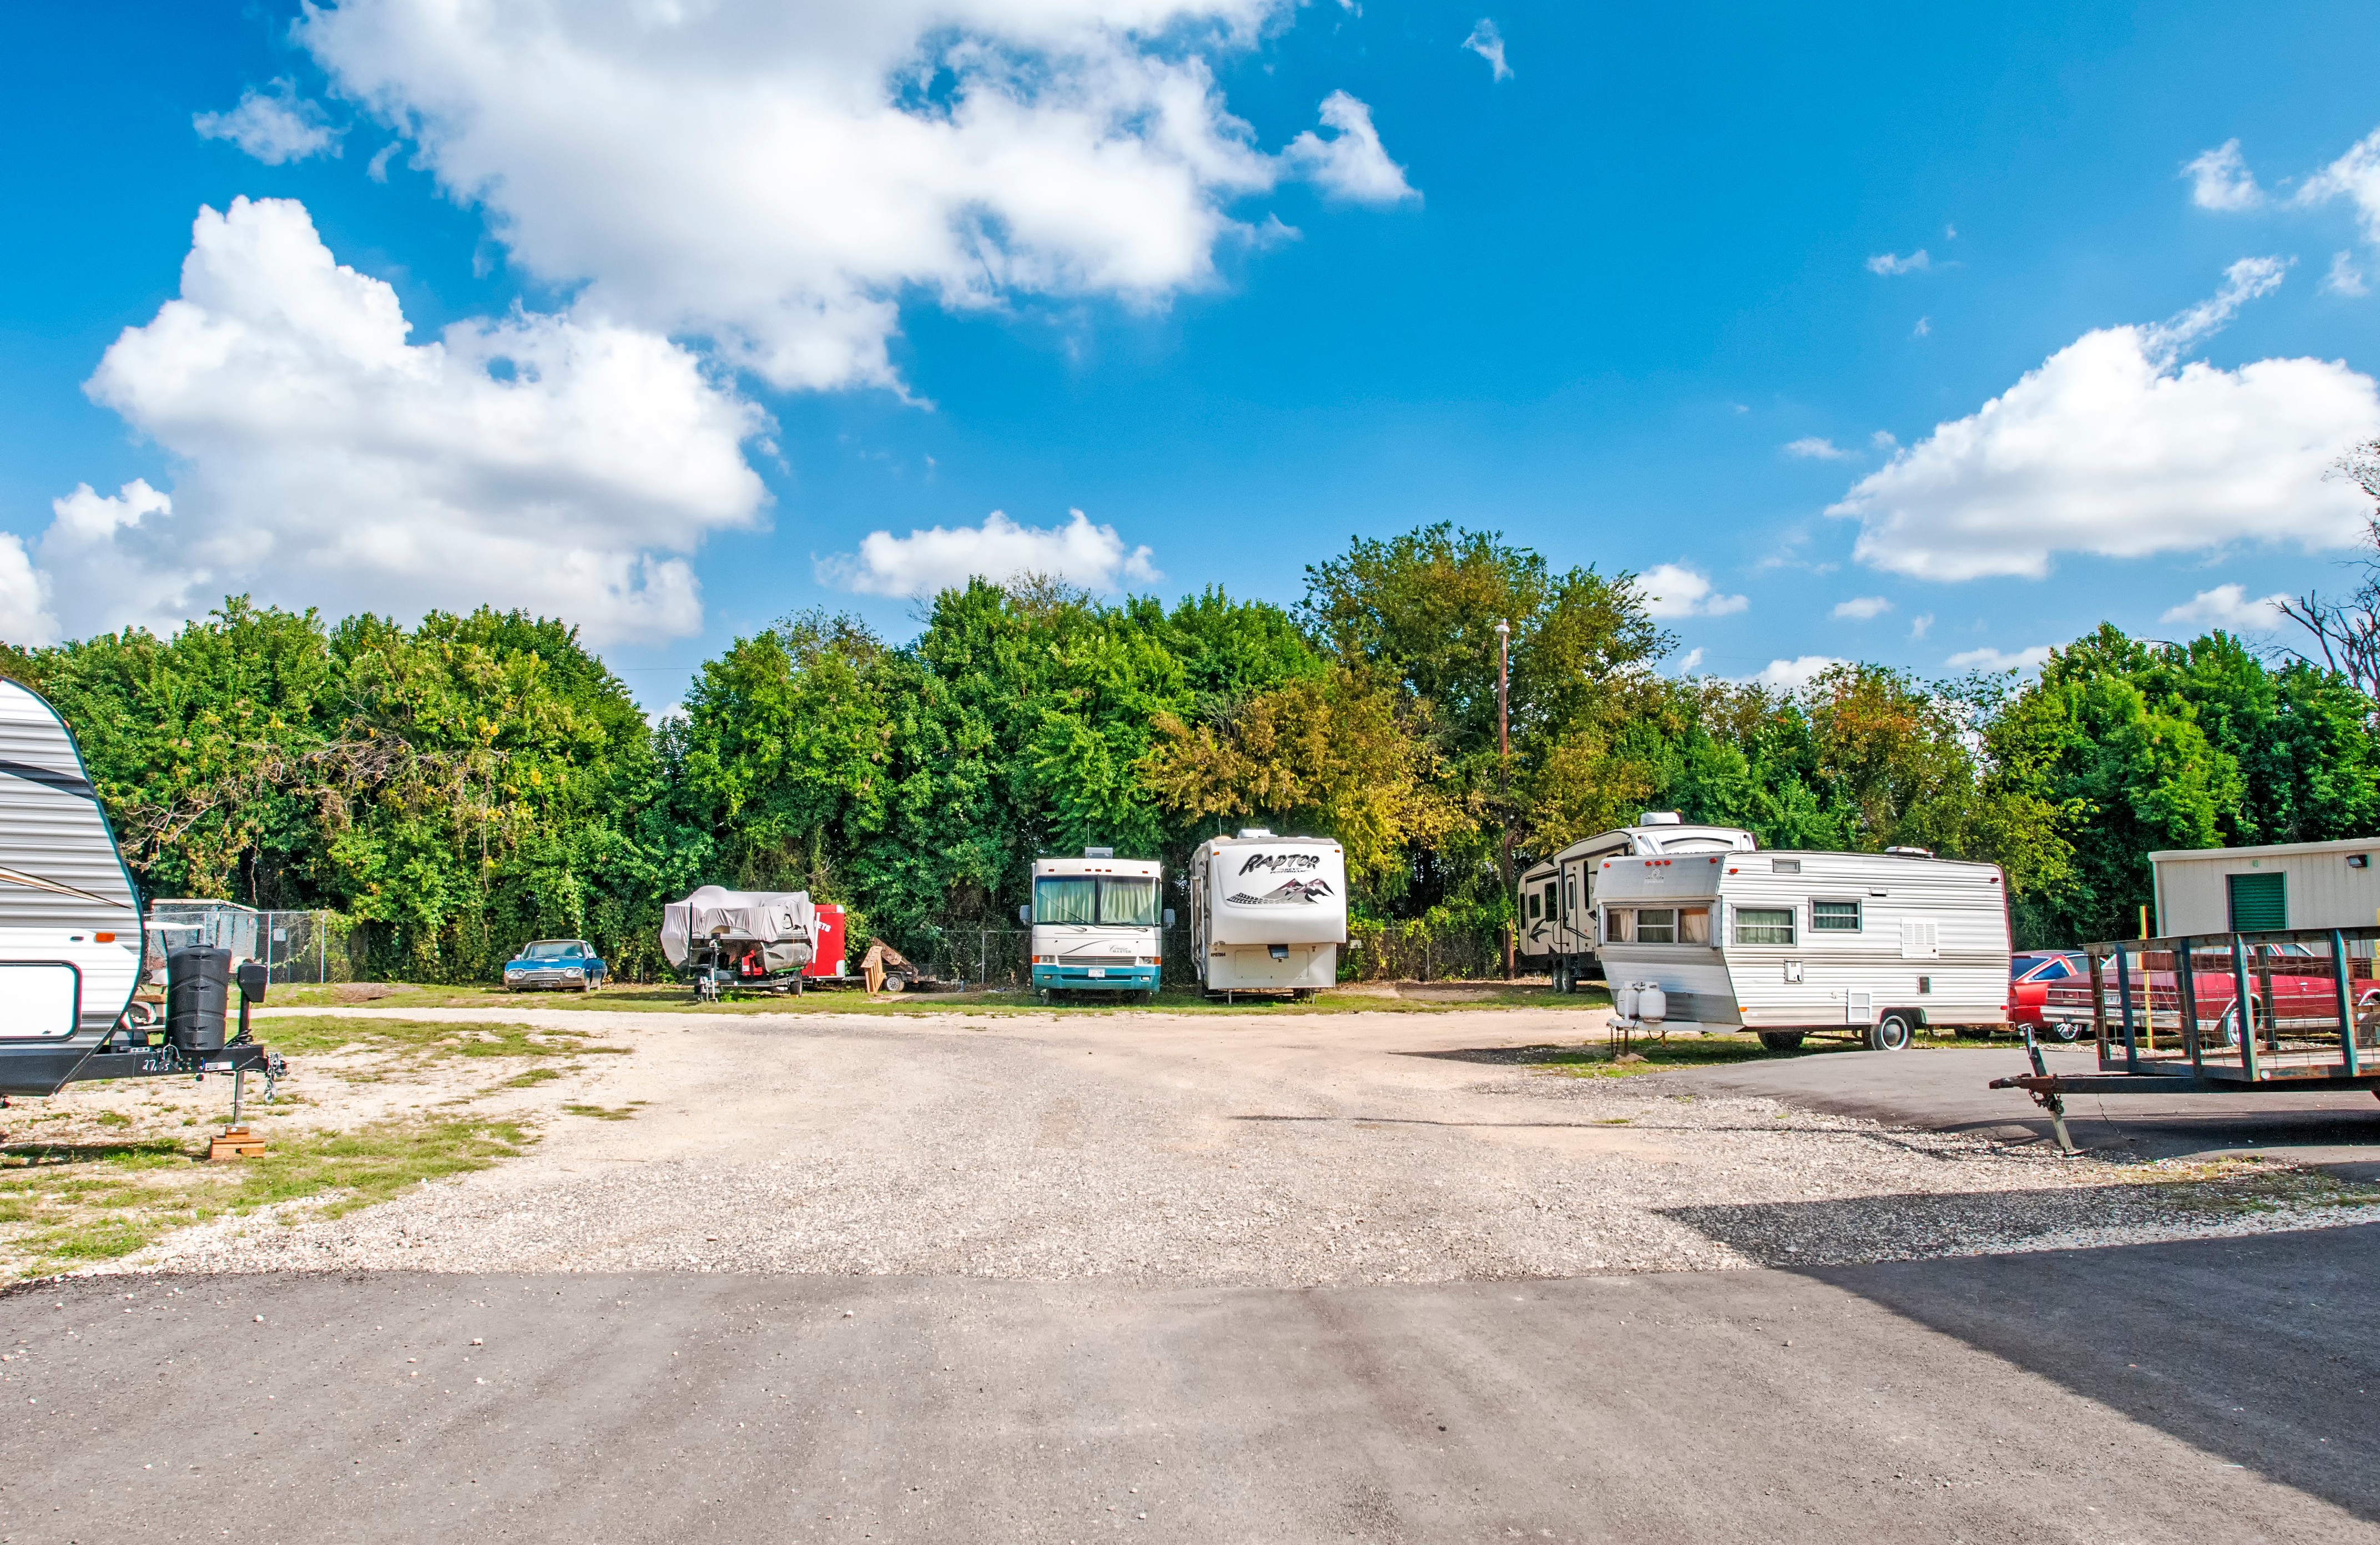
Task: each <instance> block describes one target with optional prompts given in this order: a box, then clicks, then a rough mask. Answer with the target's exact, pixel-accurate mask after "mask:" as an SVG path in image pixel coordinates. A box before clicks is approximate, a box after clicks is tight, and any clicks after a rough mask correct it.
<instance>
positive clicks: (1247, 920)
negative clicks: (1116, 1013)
mask: <svg viewBox="0 0 2380 1545" xmlns="http://www.w3.org/2000/svg"><path fill="white" fill-rule="evenodd" d="M1346 942H1347V855H1346V851H1345V850H1344V849H1343V848H1342V847H1341V846H1340V845H1338V844H1337V843H1336V842H1334V841H1332V840H1331V839H1330V838H1329V837H1277V836H1274V835H1273V834H1272V833H1270V832H1267V831H1263V830H1260V829H1257V828H1254V827H1251V828H1249V829H1248V830H1246V831H1244V832H1242V833H1240V834H1239V835H1238V836H1235V837H1210V838H1208V840H1207V841H1206V842H1203V843H1201V844H1199V845H1198V850H1197V851H1196V853H1194V854H1192V855H1191V856H1190V954H1191V957H1192V961H1193V964H1195V965H1196V967H1197V971H1198V982H1199V985H1200V986H1202V987H1204V988H1205V989H1206V990H1207V991H1208V992H1209V993H1217V992H1220V993H1221V994H1223V995H1224V996H1225V997H1226V998H1230V997H1233V996H1234V995H1236V994H1238V993H1241V992H1287V993H1288V994H1290V996H1292V997H1293V998H1300V999H1304V998H1311V997H1313V996H1314V994H1315V993H1316V992H1317V991H1319V990H1320V989H1322V988H1326V987H1329V986H1330V985H1331V984H1333V983H1334V982H1336V981H1337V980H1338V979H1339V948H1340V946H1341V945H1342V944H1344V943H1346Z"/></svg>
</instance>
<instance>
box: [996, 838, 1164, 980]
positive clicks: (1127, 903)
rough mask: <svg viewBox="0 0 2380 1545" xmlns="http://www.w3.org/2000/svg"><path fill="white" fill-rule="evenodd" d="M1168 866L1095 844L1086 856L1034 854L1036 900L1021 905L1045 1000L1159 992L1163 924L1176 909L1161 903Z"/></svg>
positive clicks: (1019, 912)
mask: <svg viewBox="0 0 2380 1545" xmlns="http://www.w3.org/2000/svg"><path fill="white" fill-rule="evenodd" d="M1164 879H1165V870H1164V866H1163V865H1161V864H1160V863H1159V862H1158V861H1157V860H1156V859H1154V858H1117V857H1116V856H1115V849H1114V848H1111V847H1087V848H1085V849H1083V856H1082V857H1081V858H1036V859H1034V860H1033V900H1032V902H1031V904H1030V905H1028V906H1020V907H1018V908H1017V910H1016V915H1017V918H1018V920H1019V921H1021V922H1024V923H1025V924H1026V925H1027V926H1028V927H1030V928H1031V929H1032V930H1033V939H1032V943H1031V949H1032V955H1033V958H1032V962H1031V964H1032V967H1033V985H1034V986H1035V987H1036V988H1038V989H1039V991H1040V993H1041V998H1042V1001H1043V1002H1044V1003H1047V1002H1049V1001H1050V995H1051V994H1052V993H1056V992H1086V991H1087V992H1137V993H1139V994H1140V996H1141V1001H1142V1002H1144V1003H1146V1002H1147V1001H1148V1000H1149V999H1150V998H1153V997H1155V996H1156V995H1157V983H1158V978H1159V974H1160V972H1161V971H1162V969H1163V968H1164V964H1165V945H1164V935H1163V933H1162V930H1164V929H1167V928H1171V927H1172V926H1173V912H1172V908H1170V907H1168V908H1160V906H1158V902H1159V899H1160V897H1159V890H1160V886H1161V885H1162V884H1163V882H1164Z"/></svg>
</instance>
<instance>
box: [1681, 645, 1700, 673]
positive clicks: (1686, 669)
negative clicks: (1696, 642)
mask: <svg viewBox="0 0 2380 1545" xmlns="http://www.w3.org/2000/svg"><path fill="white" fill-rule="evenodd" d="M1702 663H1703V651H1701V650H1699V649H1690V650H1688V651H1686V654H1685V658H1684V659H1682V660H1681V661H1679V662H1678V668H1677V671H1676V673H1675V674H1676V675H1682V676H1687V675H1694V671H1695V669H1696V667H1698V666H1700V665H1701V664H1702Z"/></svg>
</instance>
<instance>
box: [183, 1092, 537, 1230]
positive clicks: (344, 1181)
mask: <svg viewBox="0 0 2380 1545" xmlns="http://www.w3.org/2000/svg"><path fill="white" fill-rule="evenodd" d="M536 1141H537V1135H536V1134H535V1133H534V1132H531V1131H530V1130H529V1129H528V1127H526V1126H524V1125H521V1124H520V1123H519V1122H516V1121H492V1120H474V1119H472V1118H470V1117H468V1116H456V1117H451V1118H447V1119H443V1120H435V1121H388V1122H377V1123H374V1124H373V1125H370V1126H366V1127H362V1128H359V1129H358V1130H357V1131H354V1132H330V1133H313V1134H310V1135H307V1136H305V1137H296V1138H285V1139H275V1141H274V1143H273V1150H272V1151H271V1152H269V1153H267V1154H266V1155H265V1156H264V1157H263V1158H261V1159H249V1160H246V1161H244V1162H241V1163H240V1164H239V1166H238V1168H237V1172H236V1173H237V1176H238V1183H237V1188H236V1189H235V1190H234V1191H233V1192H232V1193H231V1195H230V1196H229V1197H228V1198H225V1205H227V1206H228V1207H229V1208H230V1209H231V1210H233V1211H235V1212H247V1211H250V1210H254V1209H256V1208H259V1207H264V1206H267V1205H270V1204H271V1203H273V1202H282V1201H297V1200H301V1199H304V1198H309V1197H316V1196H322V1195H325V1194H330V1195H331V1196H332V1199H331V1200H330V1201H329V1202H328V1203H327V1204H325V1205H324V1207H323V1208H322V1215H323V1216H324V1217H326V1218H335V1217H338V1216H340V1215H341V1214H342V1213H346V1212H353V1211H354V1210H357V1209H358V1208H360V1207H370V1206H371V1205H372V1204H374V1203H375V1202H383V1201H386V1200H388V1199H389V1198H391V1197H394V1196H395V1195H396V1194H397V1193H398V1192H400V1191H402V1190H404V1189H405V1188H406V1187H407V1186H415V1185H419V1184H420V1183H421V1182H422V1181H425V1180H437V1179H441V1178H443V1177H444V1176H446V1175H453V1174H470V1173H471V1172H472V1171H474V1170H484V1169H486V1168H487V1167H488V1166H489V1165H491V1164H493V1163H494V1162H496V1161H497V1160H499V1159H511V1158H515V1157H516V1156H517V1155H519V1154H521V1153H523V1152H525V1151H527V1150H528V1147H529V1145H530V1144H532V1143H534V1142H536Z"/></svg>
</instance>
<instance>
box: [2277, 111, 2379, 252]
mask: <svg viewBox="0 0 2380 1545" xmlns="http://www.w3.org/2000/svg"><path fill="white" fill-rule="evenodd" d="M2333 199H2346V200H2349V201H2351V202H2353V204H2354V205H2355V207H2356V210H2357V212H2358V213H2361V214H2362V216H2363V236H2364V239H2365V240H2367V241H2371V242H2374V243H2375V244H2380V128H2375V129H2374V130H2373V131H2372V132H2371V133H2369V134H2367V135H2365V136H2364V137H2363V138H2362V139H2361V140H2357V141H2356V142H2355V143H2354V144H2353V145H2352V146H2351V147H2350V148H2349V150H2348V152H2347V153H2346V154H2345V155H2342V156H2340V157H2339V158H2338V160H2336V161H2334V162H2332V163H2331V164H2329V165H2327V166H2325V167H2324V168H2323V169H2322V170H2321V171H2319V172H2316V173H2315V174H2314V175H2313V176H2310V177H2308V178H2306V180H2305V181H2304V182H2303V183H2301V184H2300V185H2299V187H2298V193H2297V201H2298V202H2299V203H2301V204H2321V203H2328V202H2329V201H2331V200H2333Z"/></svg>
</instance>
